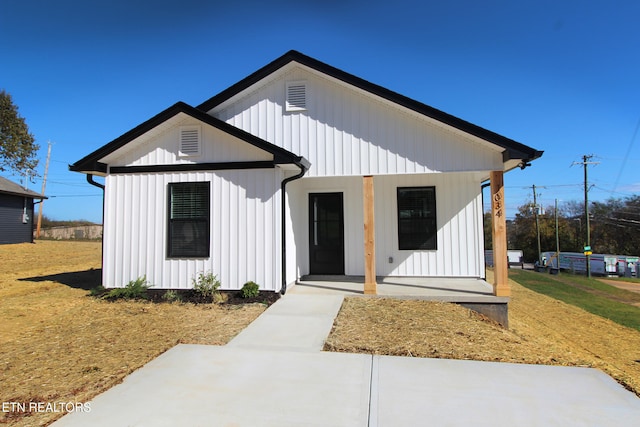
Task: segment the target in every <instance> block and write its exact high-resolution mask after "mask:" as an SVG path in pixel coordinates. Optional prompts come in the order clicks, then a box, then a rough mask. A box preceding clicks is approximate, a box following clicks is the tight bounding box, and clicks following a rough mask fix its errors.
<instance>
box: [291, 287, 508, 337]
mask: <svg viewBox="0 0 640 427" xmlns="http://www.w3.org/2000/svg"><path fill="white" fill-rule="evenodd" d="M364 283H365V277H364V276H333V275H328V276H323V275H310V276H303V277H301V278H300V280H299V281H297V282H296V284H295V286H293V287H291V288H290V290H289V291H288V292H290V293H294V294H305V295H319V294H325V295H326V294H340V295H345V296H366V297H377V298H398V299H418V300H426V301H443V302H450V303H455V304H459V305H462V306H463V307H466V308H469V309H471V310H474V311H477V312H478V313H481V314H483V315H485V316H487V317H488V318H490V319H492V320H494V321H496V322H498V323H500V324H501V325H503V326H504V327H508V302H509V297H505V296H496V295H494V286H493V285H491V284H489V283H488V282H487V281H485V280H483V279H479V278H448V277H446V278H443V277H381V276H378V277H376V288H377V289H376V291H377V292H376V294H375V295H371V294H367V293H366V292H365V290H364Z"/></svg>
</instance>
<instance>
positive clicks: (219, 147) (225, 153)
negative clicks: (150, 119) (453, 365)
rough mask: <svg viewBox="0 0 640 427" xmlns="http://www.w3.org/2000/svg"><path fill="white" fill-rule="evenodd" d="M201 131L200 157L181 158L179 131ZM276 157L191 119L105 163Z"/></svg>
mask: <svg viewBox="0 0 640 427" xmlns="http://www.w3.org/2000/svg"><path fill="white" fill-rule="evenodd" d="M182 127H196V128H199V129H200V132H201V139H200V150H201V152H200V155H198V156H193V157H191V156H187V157H183V156H180V155H179V141H180V129H181V128H182ZM272 159H273V155H272V154H271V153H268V152H266V151H264V150H261V149H260V148H257V147H254V146H252V145H251V144H248V143H246V142H243V141H239V140H238V139H237V138H235V137H233V136H231V135H229V134H227V133H225V132H222V131H221V130H219V129H216V128H214V127H212V126H208V125H206V124H203V123H200V122H198V121H196V120H194V119H191V118H185V119H183V120H176V121H175V124H174V125H173V126H166V128H165V127H163V128H162V130H161V131H156V132H155V133H154V136H153V137H152V138H149V139H143V138H141V139H140V141H136V142H133V143H131V144H128V145H127V146H125V147H123V148H122V149H121V150H116V151H115V152H114V153H112V154H110V155H109V156H106V157H105V158H104V159H103V161H105V162H107V163H109V165H110V166H150V165H175V164H191V163H209V162H244V161H260V160H272Z"/></svg>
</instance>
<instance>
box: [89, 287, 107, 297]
mask: <svg viewBox="0 0 640 427" xmlns="http://www.w3.org/2000/svg"><path fill="white" fill-rule="evenodd" d="M106 292H107V289H106V288H105V287H104V286H102V285H98V286H96V287H95V288H91V290H90V291H89V295H90V296H92V297H101V296H102V295H104V294H105V293H106Z"/></svg>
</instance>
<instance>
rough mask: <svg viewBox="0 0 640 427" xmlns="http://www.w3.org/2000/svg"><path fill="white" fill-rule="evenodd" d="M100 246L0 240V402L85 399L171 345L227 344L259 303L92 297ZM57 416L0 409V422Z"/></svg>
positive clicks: (36, 420) (22, 422)
mask: <svg viewBox="0 0 640 427" xmlns="http://www.w3.org/2000/svg"><path fill="white" fill-rule="evenodd" d="M100 254H101V246H100V243H99V242H98V243H96V242H53V241H38V242H37V243H36V244H21V245H2V246H0V318H2V319H3V321H2V322H0V384H2V387H1V388H0V403H2V402H18V403H20V402H27V403H28V402H45V403H54V402H87V401H89V400H90V399H91V398H92V397H93V396H95V395H97V394H99V393H101V392H102V391H105V390H107V389H108V388H110V387H112V386H113V385H115V384H117V383H119V382H120V381H122V379H123V378H124V377H125V376H126V375H128V374H129V373H131V372H133V371H135V370H136V369H138V368H140V367H141V366H142V365H144V364H145V363H147V362H149V361H150V360H152V359H153V358H155V357H156V356H158V355H159V354H161V353H163V352H164V351H166V350H168V349H169V348H171V347H173V346H174V345H176V344H177V343H193V344H213V345H223V344H225V343H227V342H228V341H229V340H230V339H231V338H233V337H234V336H235V335H236V334H237V333H238V332H240V331H241V330H242V329H243V328H245V327H246V325H248V324H249V323H250V322H251V321H253V320H254V319H255V318H256V317H257V316H258V315H260V314H261V313H262V312H263V311H264V309H265V308H266V305H265V304H262V303H253V304H245V303H242V304H240V303H239V302H240V301H237V300H235V299H234V298H231V299H230V303H229V304H224V305H216V304H197V305H196V304H183V303H173V304H170V303H162V304H158V303H152V302H146V301H143V302H127V301H118V302H108V301H102V300H99V299H96V298H92V297H89V296H88V292H87V290H86V289H90V288H92V287H94V286H95V285H97V284H99V281H100V275H99V273H96V272H99V268H100ZM96 281H97V283H94V282H96ZM60 415H61V414H55V413H24V412H20V411H15V412H4V413H2V412H0V424H2V423H8V424H9V425H15V426H27V425H29V426H31V425H46V424H47V423H50V422H51V421H53V420H54V419H56V418H59V416H60Z"/></svg>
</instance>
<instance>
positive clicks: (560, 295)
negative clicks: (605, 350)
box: [509, 269, 640, 331]
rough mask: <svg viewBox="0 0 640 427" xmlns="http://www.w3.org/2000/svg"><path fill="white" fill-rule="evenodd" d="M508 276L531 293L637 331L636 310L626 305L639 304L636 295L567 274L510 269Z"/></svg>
mask: <svg viewBox="0 0 640 427" xmlns="http://www.w3.org/2000/svg"><path fill="white" fill-rule="evenodd" d="M509 276H510V277H511V278H512V279H513V280H515V281H516V282H518V283H519V284H521V285H522V286H524V287H526V288H529V289H531V290H533V291H535V292H538V293H541V294H544V295H548V296H550V297H552V298H555V299H558V300H560V301H563V302H566V303H567V304H571V305H575V306H577V307H580V308H582V309H583V310H586V311H588V312H590V313H593V314H596V315H598V316H601V317H604V318H606V319H610V320H612V321H614V322H616V323H618V324H620V325H624V326H627V327H629V328H633V329H637V330H639V331H640V307H635V306H633V305H630V304H632V303H640V294H638V293H634V292H630V291H625V290H623V289H619V288H616V287H615V286H609V285H607V284H605V283H602V282H600V281H599V280H597V279H588V278H586V277H584V276H574V275H572V274H567V273H560V274H559V275H557V276H554V275H550V274H548V273H535V272H532V271H526V270H515V269H512V270H510V271H509Z"/></svg>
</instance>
